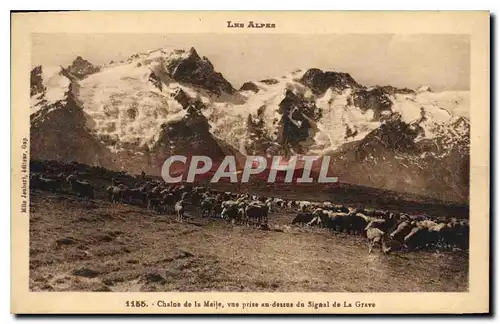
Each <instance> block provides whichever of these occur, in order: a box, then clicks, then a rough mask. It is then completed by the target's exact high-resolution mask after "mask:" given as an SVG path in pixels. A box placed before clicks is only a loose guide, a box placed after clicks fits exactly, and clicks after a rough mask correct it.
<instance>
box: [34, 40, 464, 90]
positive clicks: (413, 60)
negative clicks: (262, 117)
mask: <svg viewBox="0 0 500 324" xmlns="http://www.w3.org/2000/svg"><path fill="white" fill-rule="evenodd" d="M190 47H194V48H196V50H197V51H198V54H199V55H200V56H206V57H207V58H208V59H209V60H210V61H211V62H212V64H213V65H214V67H215V69H216V71H218V72H221V73H222V74H223V75H224V77H225V78H226V79H227V80H228V81H229V82H231V83H232V84H233V86H234V87H235V88H239V87H240V86H241V84H243V83H244V82H246V81H257V80H262V79H265V78H272V77H280V76H282V75H285V74H288V73H290V72H292V71H294V70H297V69H309V68H319V69H322V70H328V71H337V72H347V73H349V74H351V76H352V77H353V78H354V79H355V80H356V81H358V82H359V83H361V84H363V85H365V86H373V85H392V86H397V87H408V88H416V87H418V86H420V85H429V86H431V88H432V89H434V90H435V91H442V90H469V89H470V39H469V36H467V35H459V34H412V35H406V34H405V35H403V34H401V35H399V34H395V35H389V34H373V35H368V34H331V35H328V34H321V35H299V34H246V35H245V34H243V35H242V34H83V33H82V34H32V48H31V54H32V61H31V65H32V67H34V66H36V65H50V66H53V65H63V66H67V65H69V64H70V63H71V62H72V61H73V60H74V59H75V58H76V56H78V55H80V56H82V57H83V58H85V59H86V60H88V61H90V62H92V63H93V64H103V63H107V62H109V61H111V60H114V61H120V60H123V59H126V58H128V57H129V56H131V55H132V54H135V53H138V52H146V51H149V50H153V49H157V48H175V49H189V48H190Z"/></svg>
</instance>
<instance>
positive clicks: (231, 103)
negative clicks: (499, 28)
mask: <svg viewBox="0 0 500 324" xmlns="http://www.w3.org/2000/svg"><path fill="white" fill-rule="evenodd" d="M73 14H76V13H73ZM161 14H162V13H158V15H159V16H155V18H158V17H161ZM164 14H165V15H167V13H164ZM219 14H220V16H217V18H216V17H214V19H212V20H214V21H217V28H218V29H220V30H221V32H220V33H217V32H213V31H211V30H210V29H207V32H203V31H201V30H200V31H198V32H192V31H186V32H180V31H178V30H177V31H172V32H169V30H168V28H165V29H159V30H151V31H150V32H147V31H143V30H141V29H138V30H137V32H115V31H114V30H110V31H107V30H102V31H101V32H99V31H95V32H94V31H92V30H91V31H88V32H83V33H82V32H77V31H71V30H69V31H63V30H62V29H60V31H59V32H54V31H44V30H43V28H42V29H41V30H37V29H35V30H32V31H30V32H29V33H28V34H27V35H26V37H25V39H26V41H28V42H29V44H28V45H29V47H28V48H29V51H27V52H26V53H24V55H25V57H26V59H23V66H22V67H23V69H19V70H16V71H14V72H13V73H15V74H17V75H21V74H23V75H22V79H19V80H23V82H26V81H28V82H29V93H28V92H27V86H28V84H22V87H23V91H24V92H19V94H17V93H16V94H15V96H18V95H19V96H22V95H23V94H24V93H26V96H29V98H23V99H22V103H23V104H24V103H28V106H26V107H22V108H19V111H16V109H18V107H16V106H15V105H14V106H13V107H12V109H13V110H12V111H13V115H14V114H17V113H18V112H19V113H21V110H22V112H23V114H22V115H21V114H19V116H18V118H19V119H22V120H23V121H22V126H19V127H20V128H26V129H23V130H22V131H19V132H18V133H19V142H17V143H14V142H13V146H17V147H18V148H19V150H20V155H19V158H17V162H16V165H17V168H18V170H19V171H18V172H19V173H18V176H17V177H16V175H14V174H13V178H14V177H15V178H16V179H17V181H18V182H16V183H14V182H13V186H16V185H19V187H18V188H16V189H15V190H14V191H16V192H20V194H19V195H18V196H19V197H18V199H19V202H18V203H17V204H18V206H19V208H17V207H13V209H12V212H13V215H12V216H13V217H14V218H15V217H18V216H26V217H25V218H26V223H25V224H27V227H25V228H24V231H25V232H26V233H25V235H26V237H27V240H26V241H25V244H26V245H24V246H23V249H27V251H24V250H23V251H24V252H23V253H24V254H23V255H25V256H26V257H27V260H26V263H23V267H24V266H26V267H27V269H26V270H25V271H26V274H27V276H23V278H24V280H26V282H23V283H22V288H21V287H20V288H19V289H27V291H25V292H23V294H24V293H40V292H45V293H50V292H58V293H77V294H76V295H75V296H78V293H81V292H88V293H90V292H92V293H98V294H99V296H101V295H102V296H108V297H110V296H112V295H113V294H110V293H113V292H116V293H153V292H154V293H190V294H192V295H193V296H203V295H200V294H202V293H213V294H215V293H239V294H242V297H241V298H239V299H234V300H233V302H231V301H230V300H229V301H226V300H225V299H221V298H217V297H214V298H208V297H200V298H201V299H199V301H197V300H198V299H196V300H194V301H192V304H193V305H192V306H191V304H190V303H191V302H189V304H188V300H189V298H190V297H189V296H190V295H183V296H184V297H183V298H173V297H171V296H174V295H170V294H163V295H161V294H158V295H155V296H162V297H154V299H150V300H148V299H146V298H135V297H134V298H122V300H121V301H120V303H121V304H122V305H121V306H123V310H124V311H127V308H129V309H128V310H130V308H133V309H135V311H146V309H147V311H148V312H149V311H155V310H154V309H156V311H160V312H161V311H163V312H175V311H178V310H179V309H181V308H183V309H182V310H181V311H183V312H189V309H186V308H190V307H192V308H198V312H200V311H201V312H203V311H204V312H213V311H214V312H217V311H222V312H247V311H253V312H280V310H279V308H283V309H282V310H281V312H282V311H284V310H287V308H295V311H298V312H308V313H315V312H316V311H324V312H330V313H331V312H341V311H342V310H348V309H349V308H351V309H354V310H352V311H355V312H363V311H365V310H367V309H372V312H373V311H376V308H377V305H380V303H379V302H375V301H374V300H373V299H372V297H371V296H376V295H377V294H375V293H397V295H395V296H394V298H396V300H397V298H398V297H397V296H399V295H401V296H404V295H405V293H463V294H467V293H470V292H475V293H478V290H477V289H475V288H474V287H473V286H472V284H471V275H473V273H472V272H471V268H472V265H471V255H472V254H473V253H475V251H477V250H479V249H486V250H485V252H486V253H487V252H488V246H487V245H486V246H485V245H481V244H483V243H477V244H479V245H474V244H475V243H474V240H475V237H473V236H472V235H471V233H472V232H476V233H477V235H478V236H482V237H483V238H485V239H486V240H483V241H481V242H486V244H488V242H487V237H488V234H489V228H488V225H487V223H488V220H489V217H488V213H489V210H488V208H489V202H488V200H487V199H488V195H489V193H488V187H487V186H485V184H484V183H483V182H482V181H480V180H479V179H484V178H485V177H486V179H488V177H489V173H488V163H489V160H488V155H489V144H488V139H489V133H488V127H489V115H488V114H489V106H488V105H486V106H479V105H477V103H478V102H480V101H478V99H476V98H478V97H481V96H482V94H484V92H479V94H477V92H476V94H475V96H476V97H474V92H473V91H472V90H473V87H474V82H477V81H475V80H474V79H473V78H472V77H471V76H472V75H473V74H472V70H474V69H475V65H474V64H473V63H474V62H473V61H472V60H471V59H472V53H473V48H472V43H473V40H472V39H473V35H472V33H465V32H456V33H450V32H445V31H443V32H439V31H438V32H434V33H430V32H425V31H422V32H418V31H417V32H414V33H398V30H397V29H396V28H394V27H393V28H392V31H390V28H389V29H381V30H380V32H371V33H366V32H365V33H362V32H356V31H354V32H348V31H347V30H346V31H345V32H344V31H342V32H334V31H332V32H327V33H312V34H311V33H299V32H297V33H293V32H290V31H289V30H280V27H282V26H283V25H280V20H279V19H275V18H274V17H273V16H272V15H271V14H270V15H267V16H266V15H261V14H254V15H251V14H246V15H240V16H238V15H232V14H229V13H228V14H221V13H219ZM337 14H340V13H337ZM434 14H435V15H437V13H434ZM469 14H470V15H471V17H474V18H476V19H478V18H479V20H480V21H485V22H486V25H485V26H487V27H488V19H489V17H488V13H487V12H484V13H482V14H479V13H469ZM42 15H43V14H42ZM45 15H47V17H46V18H50V17H55V18H57V15H58V14H54V13H52V14H50V13H48V14H45ZM61 15H63V14H61ZM70 15H71V14H70ZM138 15H139V14H138ZM197 15H201V14H200V13H198V14H196V13H193V14H191V18H192V19H196V17H197ZM205 15H207V16H208V14H205ZM345 15H349V14H347V13H345ZM22 16H23V15H21V14H20V15H18V16H17V17H16V18H18V19H19V20H20V21H21V20H22V19H21V18H23V17H22ZM247 16H249V17H252V18H251V19H247ZM167 17H175V14H174V13H170V14H169V15H167ZM180 17H181V16H179V19H181V18H180ZM416 17H417V15H416ZM437 17H439V16H437ZM42 18H43V17H42ZM80 18H81V19H82V20H85V18H86V17H85V14H84V13H81V14H80ZM366 20H367V21H369V20H370V19H366ZM87 21H89V20H87ZM200 21H201V19H200ZM97 25H99V24H97ZM195 27H196V26H195ZM96 29H97V28H96ZM389 31H390V32H389ZM482 32H486V33H488V32H489V30H488V28H486V29H485V30H482ZM486 35H487V34H486ZM486 39H489V38H488V37H486ZM483 49H484V46H483ZM479 53H480V54H481V55H482V57H484V58H486V62H487V63H488V62H489V59H488V53H487V52H479ZM24 67H26V69H24ZM28 67H29V69H28ZM28 72H29V77H28ZM479 72H480V73H481V71H479ZM480 75H481V74H480ZM481 76H484V73H483V74H482V75H481ZM478 79H479V78H478ZM488 80H489V79H488V76H487V75H486V78H484V77H483V78H482V79H481V80H480V81H481V82H488ZM483 87H487V89H489V85H488V84H487V83H485V84H483ZM487 89H486V90H487ZM476 90H477V88H476ZM481 100H483V101H481V103H482V102H485V103H487V102H488V97H487V96H484V95H483V97H482V98H481ZM476 112H477V114H476V115H475V116H476V122H475V124H474V122H473V121H472V119H473V118H474V114H475V113H476ZM477 116H483V117H482V118H483V119H481V120H478V118H479V117H477ZM20 125H21V124H20ZM471 131H472V133H473V134H477V137H476V144H474V143H472V138H471ZM476 131H477V133H475V132H476ZM478 139H479V141H480V143H478V142H477V140H478ZM13 141H14V139H13ZM474 145H476V146H475V147H473V146H474ZM478 145H479V146H478ZM471 149H472V150H474V152H475V154H476V155H475V156H476V157H477V158H480V156H483V157H486V159H484V158H483V159H481V160H476V161H478V162H477V163H479V164H477V163H475V162H473V161H474V160H472V158H471V156H472V154H471ZM478 152H482V153H478ZM481 154H482V155H481ZM484 163H486V164H484ZM474 179H478V180H474ZM486 181H487V180H486ZM474 186H475V187H474ZM475 188H481V189H477V191H476V189H475ZM473 189H474V190H475V191H476V192H477V193H478V194H479V193H480V194H481V195H482V197H481V198H480V199H483V200H482V201H483V202H484V201H485V200H484V199H486V204H485V205H484V204H483V205H481V206H478V204H480V203H481V201H479V203H478V201H477V200H475V201H474V199H475V198H472V196H471V191H472V190H473ZM471 205H474V206H475V208H483V209H486V210H482V209H476V210H475V211H474V210H473V209H471ZM479 222H483V223H479ZM484 224H486V225H484ZM471 229H472V231H471ZM478 231H479V232H478ZM478 242H480V241H479V239H478ZM474 246H476V248H473V247H474ZM13 249H16V248H15V247H13ZM486 255H488V254H486ZM482 262H483V265H482V267H481V268H482V270H481V271H486V272H483V273H484V274H485V275H486V277H487V276H488V272H487V269H488V266H489V265H488V263H487V262H488V260H487V258H486V259H484V258H483V259H482ZM484 262H486V263H484ZM476 265H478V263H476ZM483 268H484V269H483ZM475 269H476V270H477V268H475ZM23 271H24V270H23ZM479 275H480V276H482V277H483V278H480V279H481V280H483V281H484V279H485V277H484V275H481V274H479ZM486 287H487V286H486ZM247 293H259V294H257V295H254V296H260V295H261V294H262V293H299V294H298V296H301V294H303V293H313V294H309V295H306V294H304V295H303V296H304V298H301V299H300V300H298V299H297V300H295V299H294V300H293V301H291V300H287V299H283V298H277V297H275V296H276V295H272V294H271V295H268V296H269V299H267V300H266V301H260V300H259V299H258V297H255V298H253V297H252V298H253V299H252V298H248V297H244V296H245V294H247ZM316 293H320V294H323V293H325V294H326V295H325V296H328V294H329V293H370V294H363V295H362V296H364V297H363V298H355V299H349V298H348V297H347V296H349V295H338V294H337V295H332V296H331V297H325V298H324V299H315V298H314V295H315V294H316ZM479 293H483V294H486V295H485V296H486V297H487V294H488V291H487V288H486V290H484V291H481V292H479ZM285 295H286V294H285ZM285 295H283V296H285ZM141 296H142V295H141ZM145 296H148V295H147V294H145ZM215 296H217V295H215ZM231 296H238V294H233V295H231ZM263 296H265V295H263ZM273 296H274V297H273ZM305 296H309V297H305ZM340 296H344V297H340ZM485 301H486V304H484V305H483V307H486V309H487V306H488V305H487V299H486V300H485ZM441 302H442V303H443V302H446V301H445V300H441ZM115 305H116V303H115ZM449 306H450V307H451V306H452V305H451V304H450V305H449ZM406 307H408V306H406ZM152 308H153V309H152ZM414 311H418V310H417V309H414Z"/></svg>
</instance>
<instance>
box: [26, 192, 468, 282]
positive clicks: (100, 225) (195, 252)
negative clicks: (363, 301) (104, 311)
mask: <svg viewBox="0 0 500 324" xmlns="http://www.w3.org/2000/svg"><path fill="white" fill-rule="evenodd" d="M30 208H31V216H30V217H31V219H30V240H31V241H30V288H31V289H32V290H34V291H40V290H44V291H332V292H343V291H346V292H368V291H465V290H467V282H468V264H467V257H468V256H467V255H466V254H463V253H457V252H455V253H442V252H441V253H429V252H413V253H405V252H399V253H394V254H391V255H383V254H381V253H379V251H376V252H375V253H372V254H368V249H367V246H366V242H365V241H364V239H363V238H361V237H354V236H350V235H346V234H342V233H330V232H328V231H326V230H319V229H307V228H304V229H300V228H291V227H289V226H288V225H287V224H289V223H290V220H291V219H292V217H293V215H290V214H272V216H271V217H270V222H271V228H272V230H268V231H265V230H259V229H255V228H246V227H242V226H230V225H227V224H225V223H224V222H223V221H220V220H208V219H201V218H199V217H198V215H197V213H196V212H195V211H193V210H188V216H189V219H188V221H187V222H185V223H177V222H175V221H174V220H173V217H172V216H158V215H154V214H151V213H149V212H147V211H146V210H144V209H141V208H138V207H134V206H129V205H113V204H110V203H108V202H105V201H100V200H96V201H83V200H80V199H77V198H75V197H73V196H68V195H54V194H48V193H41V192H32V193H31V206H30Z"/></svg>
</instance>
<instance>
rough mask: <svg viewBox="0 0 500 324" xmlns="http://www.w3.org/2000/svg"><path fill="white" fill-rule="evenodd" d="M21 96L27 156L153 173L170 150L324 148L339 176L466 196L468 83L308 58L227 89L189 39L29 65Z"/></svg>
mask: <svg viewBox="0 0 500 324" xmlns="http://www.w3.org/2000/svg"><path fill="white" fill-rule="evenodd" d="M30 94H31V138H32V145H31V150H32V157H34V158H39V159H56V160H62V161H73V160H75V161H78V162H82V163H87V164H90V165H100V166H103V167H107V168H111V169H121V170H127V171H129V172H133V173H138V172H140V171H141V170H144V171H146V172H147V173H151V174H159V172H160V168H161V165H162V163H163V161H164V160H165V159H166V157H168V156H171V155H175V154H183V155H208V156H210V157H212V158H213V159H214V160H215V162H217V161H218V160H221V159H222V158H223V157H224V156H226V155H228V154H231V155H237V156H238V161H240V160H241V158H242V157H243V156H244V155H268V156H270V155H284V156H290V155H330V156H331V157H332V162H331V165H330V173H331V174H334V175H335V176H338V177H339V180H340V181H343V182H348V183H355V184H360V185H366V186H372V187H377V188H385V189H392V190H399V191H402V192H413V193H418V194H424V195H428V196H432V197H435V198H440V199H444V200H452V201H458V202H464V201H466V200H467V199H468V163H469V162H468V161H469V153H468V152H469V132H470V125H469V120H468V111H469V93H468V92H441V93H434V92H432V90H431V89H430V88H428V87H420V88H419V89H417V90H412V89H398V88H395V87H392V86H389V85H388V86H375V87H366V86H363V85H361V84H359V83H358V82H356V80H354V79H353V78H352V77H351V76H350V75H349V74H348V73H341V72H335V71H321V70H319V69H314V68H313V69H309V70H307V71H300V70H297V71H294V72H291V73H290V74H288V75H285V76H281V77H278V78H274V79H266V80H261V81H249V82H246V83H245V84H243V85H242V87H241V88H240V89H239V90H235V89H234V88H233V87H232V85H231V84H230V83H229V82H228V81H227V80H225V79H224V77H223V75H222V74H220V73H218V72H217V71H216V70H215V67H214V66H213V65H212V63H211V62H210V61H209V60H208V58H206V57H201V56H200V55H199V54H198V53H197V52H196V50H195V49H194V48H191V49H189V50H188V51H184V50H176V49H157V50H154V51H150V52H147V53H137V54H134V55H132V56H131V57H129V58H128V59H127V60H124V61H122V62H110V63H109V64H105V65H103V66H94V65H92V64H91V63H90V62H88V61H86V60H85V59H83V58H82V57H77V58H76V59H75V61H74V62H73V63H72V64H71V65H70V66H68V67H66V68H63V67H54V68H51V67H45V66H43V67H42V66H39V67H36V68H34V69H33V70H32V71H31V91H30ZM215 164H216V163H215Z"/></svg>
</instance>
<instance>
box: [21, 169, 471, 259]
mask: <svg viewBox="0 0 500 324" xmlns="http://www.w3.org/2000/svg"><path fill="white" fill-rule="evenodd" d="M30 181H31V182H30V188H33V189H41V190H49V191H53V192H62V191H64V190H63V184H65V183H67V184H68V185H69V189H70V191H71V192H74V193H75V194H76V195H77V196H79V197H81V198H85V199H93V198H94V197H95V191H96V187H95V186H94V185H93V184H92V183H90V182H88V181H83V180H79V179H78V175H77V174H76V173H73V174H70V175H68V176H66V175H65V174H63V173H61V174H58V175H52V176H48V175H44V174H37V173H33V174H31V177H30ZM103 189H104V190H105V192H106V194H107V198H108V199H109V201H110V202H112V203H128V204H135V205H140V206H142V207H144V208H147V209H148V210H151V211H153V212H156V213H159V214H171V213H174V214H175V215H176V219H177V220H178V221H180V222H182V221H183V220H184V212H185V206H186V205H187V204H189V205H191V206H193V207H195V208H197V209H198V210H199V212H200V215H201V217H210V218H222V219H225V220H227V221H228V222H229V223H231V224H240V225H246V226H250V225H252V226H259V227H261V228H268V227H269V225H268V221H269V215H270V214H272V213H274V212H287V213H294V214H296V216H295V217H294V218H293V220H292V221H291V225H296V226H315V227H322V228H328V229H330V230H332V231H338V232H345V233H348V234H353V235H361V236H363V237H366V238H367V241H368V246H369V252H372V249H373V247H375V246H376V245H378V246H379V247H380V248H381V250H382V252H383V253H389V252H391V251H395V250H398V249H407V250H417V249H426V248H436V247H441V248H448V249H453V248H459V249H462V250H467V249H468V245H469V222H468V221H467V220H458V219H456V218H446V217H442V218H431V217H429V216H426V215H408V214H404V213H399V212H390V211H387V210H375V209H365V208H353V207H347V206H343V205H335V204H333V203H332V202H329V201H326V202H310V201H299V200H287V199H282V198H273V197H264V196H255V195H249V194H243V193H232V192H221V191H217V190H213V189H210V188H206V187H202V186H194V187H193V186H186V185H167V184H165V183H162V182H160V181H155V180H145V179H143V180H142V181H139V183H138V185H137V186H136V187H134V188H131V187H129V186H127V185H125V184H124V183H120V182H119V181H118V180H115V179H112V183H111V184H110V185H109V186H107V187H106V188H103Z"/></svg>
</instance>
